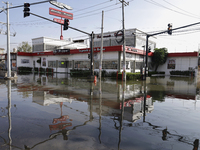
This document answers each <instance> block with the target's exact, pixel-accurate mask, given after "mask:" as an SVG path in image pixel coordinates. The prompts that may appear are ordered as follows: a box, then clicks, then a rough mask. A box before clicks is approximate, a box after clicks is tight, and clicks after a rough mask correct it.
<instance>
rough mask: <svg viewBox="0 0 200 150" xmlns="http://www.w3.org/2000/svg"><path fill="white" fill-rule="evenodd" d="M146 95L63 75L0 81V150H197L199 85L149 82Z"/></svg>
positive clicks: (133, 85) (139, 89) (140, 85)
mask: <svg viewBox="0 0 200 150" xmlns="http://www.w3.org/2000/svg"><path fill="white" fill-rule="evenodd" d="M144 89H145V83H144V82H143V81H127V83H126V84H124V83H122V82H121V81H118V82H117V81H116V80H111V79H107V78H106V79H102V81H101V82H99V81H97V83H93V82H88V80H87V79H86V78H70V77H66V76H65V74H54V76H45V75H42V76H39V75H33V74H31V75H19V76H18V79H17V80H12V81H10V80H3V79H1V80H0V127H1V128H0V149H1V150H32V149H33V150H55V149H57V150H66V149H69V150H71V149H73V150H79V149H81V150H83V149H85V150H94V149H95V150H105V149H106V150H107V149H110V150H118V149H119V150H194V149H195V148H196V149H198V147H199V138H200V130H199V127H200V118H199V116H200V101H199V100H200V96H199V85H198V79H196V78H189V77H187V78H186V77H179V78H178V77H169V76H166V77H151V78H150V79H149V80H148V81H147V83H146V92H145V90H144ZM100 93H101V94H100Z"/></svg>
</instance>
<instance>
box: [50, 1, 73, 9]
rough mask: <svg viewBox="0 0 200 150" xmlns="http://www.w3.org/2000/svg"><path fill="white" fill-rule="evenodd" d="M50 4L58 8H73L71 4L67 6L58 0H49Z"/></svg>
mask: <svg viewBox="0 0 200 150" xmlns="http://www.w3.org/2000/svg"><path fill="white" fill-rule="evenodd" d="M49 3H50V4H52V5H54V6H56V7H58V8H61V9H64V8H66V9H68V10H72V9H73V8H72V7H71V6H68V5H66V4H63V3H60V2H57V0H53V1H49Z"/></svg>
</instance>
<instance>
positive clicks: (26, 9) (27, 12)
mask: <svg viewBox="0 0 200 150" xmlns="http://www.w3.org/2000/svg"><path fill="white" fill-rule="evenodd" d="M29 7H30V4H29V3H24V18H25V17H27V16H30V12H29V11H30V8H29Z"/></svg>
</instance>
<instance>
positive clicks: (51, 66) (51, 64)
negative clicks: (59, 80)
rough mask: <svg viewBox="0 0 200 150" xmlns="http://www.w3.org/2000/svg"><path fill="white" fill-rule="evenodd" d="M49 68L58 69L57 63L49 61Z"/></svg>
mask: <svg viewBox="0 0 200 150" xmlns="http://www.w3.org/2000/svg"><path fill="white" fill-rule="evenodd" d="M48 67H50V68H56V61H48Z"/></svg>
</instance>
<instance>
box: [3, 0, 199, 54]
mask: <svg viewBox="0 0 200 150" xmlns="http://www.w3.org/2000/svg"><path fill="white" fill-rule="evenodd" d="M57 1H58V2H61V3H64V4H67V5H69V6H71V7H72V8H73V10H66V9H65V10H64V9H63V11H67V12H70V13H73V16H74V19H73V20H70V26H71V27H74V28H77V29H80V30H82V31H85V32H88V33H92V31H94V33H100V32H101V21H102V11H104V24H103V26H104V27H103V30H104V32H109V31H117V30H120V29H122V7H121V6H122V4H121V3H120V1H119V0H101V1H99V0H85V1H84V0H68V1H65V0H57ZM7 2H9V3H12V6H10V7H13V6H20V5H23V4H24V2H27V1H22V0H17V1H16V0H10V1H7ZM36 2H40V1H39V0H29V1H28V3H36ZM126 2H129V5H127V6H126V7H125V8H124V15H125V18H124V20H125V29H131V28H137V29H139V30H141V31H143V32H147V33H156V32H160V31H162V30H167V25H168V24H169V23H171V24H172V28H178V27H182V26H185V25H189V24H193V23H197V22H200V9H199V5H200V1H199V0H189V1H188V0H126ZM49 7H52V8H56V9H59V8H57V7H55V6H53V5H52V4H50V3H48V2H46V3H41V4H37V5H31V6H30V12H31V13H34V14H37V15H40V16H42V17H46V18H48V19H51V20H53V18H59V17H56V16H52V15H50V14H49ZM0 8H6V4H4V3H3V2H2V3H0ZM23 9H24V8H23V7H18V8H14V9H10V10H9V21H10V32H11V36H10V44H11V45H10V48H11V51H12V50H13V48H17V47H18V46H20V44H21V43H22V42H23V41H27V42H29V44H30V45H32V39H33V38H38V37H50V38H55V39H60V35H61V26H60V25H59V24H55V23H53V22H50V21H47V20H44V19H41V18H39V17H36V16H33V15H30V16H29V17H26V18H24V17H23ZM0 22H4V23H6V22H7V16H6V13H5V12H2V13H0ZM0 31H2V32H1V33H2V34H0V48H5V49H7V36H6V35H4V34H3V33H4V32H6V31H7V27H6V26H5V25H2V24H0ZM199 31H200V24H199V25H195V26H192V27H188V28H184V29H181V30H176V31H173V32H172V35H168V34H167V33H166V34H162V35H157V36H154V37H151V38H150V40H153V41H155V42H156V43H157V48H162V47H166V48H167V49H168V52H171V53H173V52H193V51H198V49H199V44H200V32H199ZM14 33H16V36H12V35H13V34H14ZM140 36H141V35H140ZM63 37H64V39H69V38H74V39H81V38H87V37H88V36H87V35H85V34H83V33H80V32H78V31H75V30H72V29H70V28H69V29H68V30H65V31H63ZM144 38H145V36H144Z"/></svg>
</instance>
